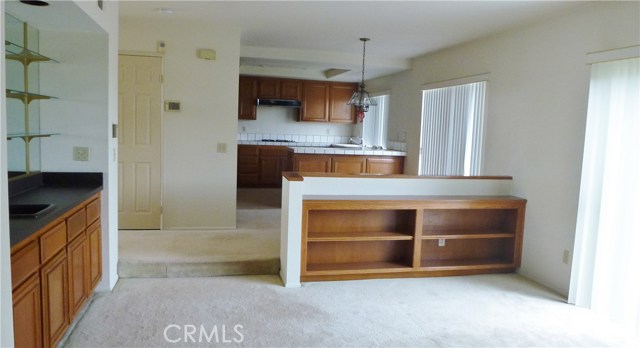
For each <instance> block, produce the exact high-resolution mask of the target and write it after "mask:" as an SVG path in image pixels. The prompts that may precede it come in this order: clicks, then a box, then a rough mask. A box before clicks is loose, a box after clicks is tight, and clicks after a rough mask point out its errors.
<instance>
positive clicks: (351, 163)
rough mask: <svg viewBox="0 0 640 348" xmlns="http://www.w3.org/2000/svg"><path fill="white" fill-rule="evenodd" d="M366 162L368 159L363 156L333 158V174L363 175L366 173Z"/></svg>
mask: <svg viewBox="0 0 640 348" xmlns="http://www.w3.org/2000/svg"><path fill="white" fill-rule="evenodd" d="M366 161H367V159H366V157H363V156H333V157H332V158H331V172H332V173H342V174H362V173H364V172H365V167H366Z"/></svg>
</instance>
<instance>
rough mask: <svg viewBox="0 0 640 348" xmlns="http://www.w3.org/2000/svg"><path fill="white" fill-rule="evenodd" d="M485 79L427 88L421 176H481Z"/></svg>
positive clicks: (424, 101) (423, 114)
mask: <svg viewBox="0 0 640 348" xmlns="http://www.w3.org/2000/svg"><path fill="white" fill-rule="evenodd" d="M485 88H486V81H480V82H474V83H467V84H463V85H457V86H451V87H443V88H435V89H429V90H425V91H424V92H423V96H422V135H421V144H420V174H421V175H479V174H480V172H481V170H482V144H483V127H484V105H485Z"/></svg>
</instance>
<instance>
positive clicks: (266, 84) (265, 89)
mask: <svg viewBox="0 0 640 348" xmlns="http://www.w3.org/2000/svg"><path fill="white" fill-rule="evenodd" d="M258 98H280V80H278V79H270V78H259V79H258Z"/></svg>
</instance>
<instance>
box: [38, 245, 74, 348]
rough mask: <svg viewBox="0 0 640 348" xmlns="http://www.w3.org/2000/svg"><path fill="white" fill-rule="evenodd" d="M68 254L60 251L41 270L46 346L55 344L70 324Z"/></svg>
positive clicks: (44, 341)
mask: <svg viewBox="0 0 640 348" xmlns="http://www.w3.org/2000/svg"><path fill="white" fill-rule="evenodd" d="M67 272H68V270H67V255H66V253H64V252H61V253H58V255H57V256H56V257H55V258H53V259H52V260H51V261H50V262H49V263H47V264H46V265H44V266H42V269H41V270H40V274H41V284H42V331H43V343H44V346H45V347H51V346H53V345H55V344H56V343H57V342H58V340H59V339H60V338H61V337H62V335H63V334H64V332H65V330H66V329H67V327H68V325H69V306H68V303H69V302H68V287H67V284H68V278H67V274H68V273H67Z"/></svg>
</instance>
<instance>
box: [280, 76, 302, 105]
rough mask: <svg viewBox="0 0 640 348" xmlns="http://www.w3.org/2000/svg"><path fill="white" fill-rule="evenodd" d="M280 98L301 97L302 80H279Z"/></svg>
mask: <svg viewBox="0 0 640 348" xmlns="http://www.w3.org/2000/svg"><path fill="white" fill-rule="evenodd" d="M280 98H282V99H294V100H300V99H302V81H300V80H281V81H280Z"/></svg>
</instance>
